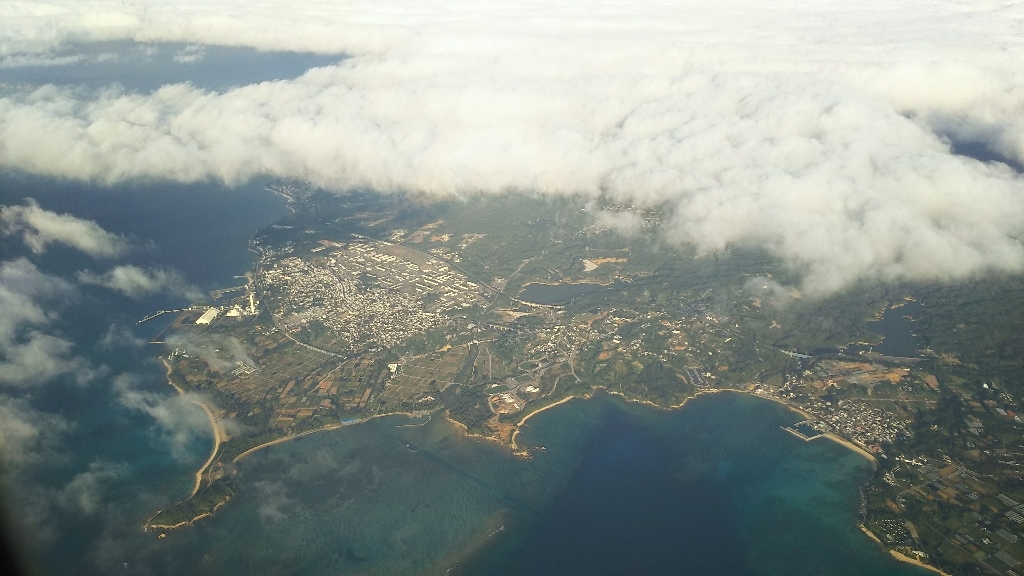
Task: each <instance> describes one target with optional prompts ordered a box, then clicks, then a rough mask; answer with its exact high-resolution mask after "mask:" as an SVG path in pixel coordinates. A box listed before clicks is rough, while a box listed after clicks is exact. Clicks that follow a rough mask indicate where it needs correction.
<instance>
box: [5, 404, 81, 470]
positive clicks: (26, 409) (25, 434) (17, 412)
mask: <svg viewBox="0 0 1024 576" xmlns="http://www.w3.org/2000/svg"><path fill="white" fill-rule="evenodd" d="M69 429H70V424H69V423H68V422H67V421H66V420H64V419H63V418H61V417H60V416H57V415H55V414H48V413H45V412H40V411H38V410H36V409H34V408H32V406H31V405H30V404H29V403H28V401H26V400H25V399H24V398H15V397H11V396H7V395H0V462H2V465H3V468H4V470H3V472H4V473H8V472H10V471H11V469H14V468H21V467H23V466H26V465H28V464H30V463H31V462H38V461H40V460H43V459H45V458H47V457H49V456H50V455H52V454H53V453H54V452H55V451H56V450H57V449H58V448H57V447H58V444H59V439H60V437H61V436H62V435H63V434H64V433H65V432H67V431H68V430H69Z"/></svg>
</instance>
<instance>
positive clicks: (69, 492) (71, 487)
mask: <svg viewBox="0 0 1024 576" xmlns="http://www.w3.org/2000/svg"><path fill="white" fill-rule="evenodd" d="M128 473H129V468H128V466H127V465H126V464H115V463H111V462H92V463H90V464H89V469H88V470H86V471H84V472H79V473H78V474H76V475H75V477H74V478H72V479H71V481H70V482H68V483H67V485H65V486H64V488H62V489H61V491H60V493H59V494H58V495H57V501H58V502H59V503H60V504H62V505H63V506H65V507H67V508H71V509H74V510H77V511H80V512H82V513H84V514H95V513H96V512H97V511H99V510H100V509H101V507H102V506H103V504H104V500H105V499H106V497H107V495H108V492H109V490H110V484H112V483H113V482H115V481H117V480H120V479H121V478H123V477H125V476H126V475H128Z"/></svg>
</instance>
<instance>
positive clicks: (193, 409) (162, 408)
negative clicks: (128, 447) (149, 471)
mask: <svg viewBox="0 0 1024 576" xmlns="http://www.w3.org/2000/svg"><path fill="white" fill-rule="evenodd" d="M114 388H115V389H116V390H117V391H118V400H119V402H120V403H121V405H122V406H124V407H126V408H129V409H131V410H136V411H139V412H143V413H146V414H148V415H149V416H151V417H152V418H153V420H154V422H155V423H156V424H157V426H158V428H157V430H158V433H159V435H160V437H161V438H162V439H163V441H164V443H165V444H166V445H167V447H168V449H169V450H170V452H171V455H172V456H173V457H174V458H176V459H177V460H179V461H182V462H188V461H190V460H192V459H194V458H195V452H194V450H195V443H196V442H197V441H198V440H200V439H203V438H206V437H209V436H210V435H211V434H212V431H211V430H210V423H209V420H208V419H207V418H206V415H205V414H204V413H203V411H202V410H200V409H199V408H198V407H197V406H196V405H195V403H194V402H204V401H208V399H206V398H205V397H203V396H202V395H198V394H192V393H189V394H186V395H167V394H158V393H156V392H150V391H146V390H142V389H140V388H139V387H138V383H137V377H136V376H135V375H133V374H120V375H118V376H117V377H116V378H115V379H114Z"/></svg>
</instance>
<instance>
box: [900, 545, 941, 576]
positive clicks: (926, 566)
mask: <svg viewBox="0 0 1024 576" xmlns="http://www.w3.org/2000/svg"><path fill="white" fill-rule="evenodd" d="M889 554H892V557H893V558H895V559H897V560H899V561H900V562H906V563H907V564H913V565H914V566H918V567H920V568H924V569H925V570H931V571H932V572H935V573H936V574H941V575H942V576H950V575H949V574H947V573H946V572H943V571H942V570H939V569H938V568H936V567H935V566H932V565H931V564H925V563H924V562H921V561H920V560H918V559H916V558H911V557H910V556H904V555H903V554H900V553H899V552H897V551H895V550H889Z"/></svg>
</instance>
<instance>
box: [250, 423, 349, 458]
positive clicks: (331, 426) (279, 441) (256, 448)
mask: <svg viewBox="0 0 1024 576" xmlns="http://www.w3.org/2000/svg"><path fill="white" fill-rule="evenodd" d="M365 421H366V420H360V421H359V422H365ZM359 422H353V423H352V424H358V423H359ZM342 426H343V424H328V425H327V426H324V427H323V428H317V429H316V430H306V431H305V432H300V433H299V434H292V435H291V436H282V437H281V438H275V439H273V440H271V441H270V442H264V443H263V444H258V445H256V446H253V447H252V448H249V449H248V450H246V451H245V452H242V453H241V454H239V455H238V456H235V457H234V458H233V459H232V460H231V463H232V464H236V463H238V462H239V461H240V460H241V459H242V458H245V457H246V456H248V455H249V454H252V453H253V452H258V451H260V450H262V449H264V448H268V447H270V446H274V445H276V444H283V443H285V442H288V441H289V440H295V439H298V438H302V437H303V436H309V435H310V434H316V433H317V432H327V431H328V430H337V429H338V428H341V427H342Z"/></svg>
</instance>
